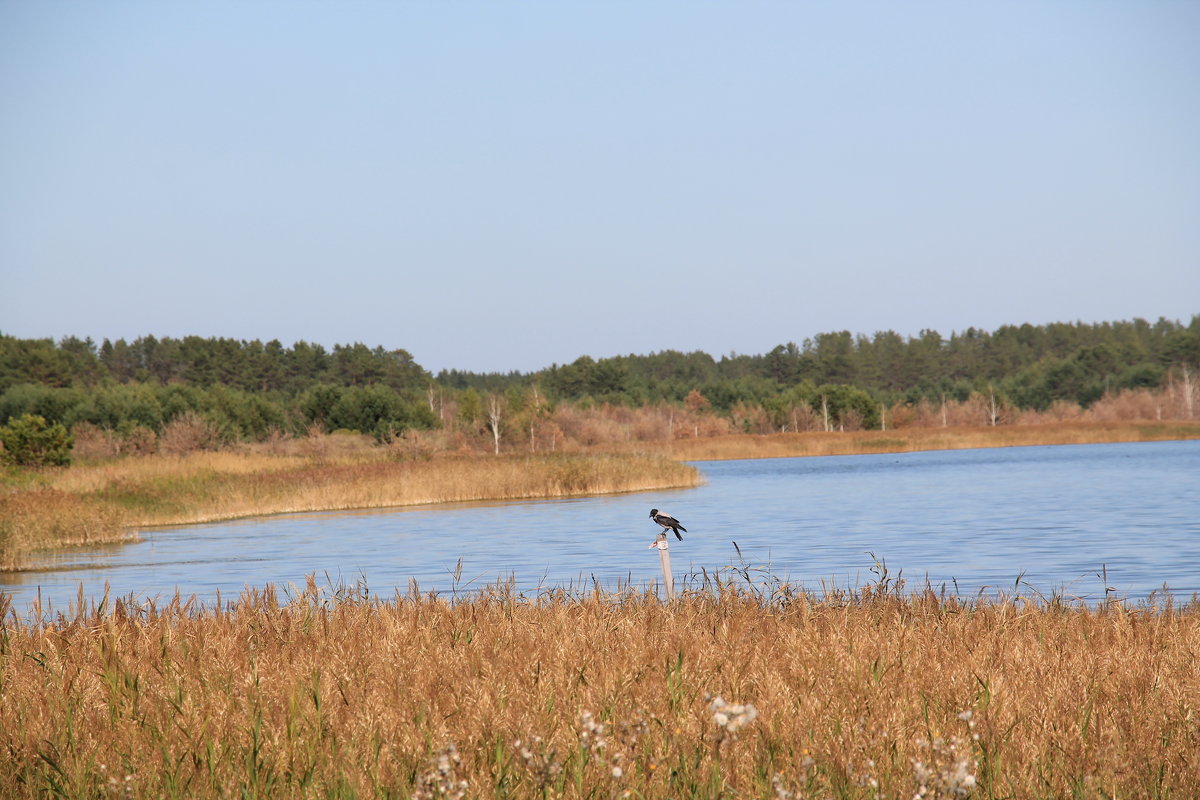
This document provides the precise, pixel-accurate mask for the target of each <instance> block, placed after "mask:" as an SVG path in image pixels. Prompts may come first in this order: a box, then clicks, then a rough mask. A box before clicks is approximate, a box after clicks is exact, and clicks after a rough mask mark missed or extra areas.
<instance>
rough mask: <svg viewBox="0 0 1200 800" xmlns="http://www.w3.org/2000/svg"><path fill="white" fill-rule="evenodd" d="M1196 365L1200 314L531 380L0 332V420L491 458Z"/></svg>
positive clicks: (1050, 400)
mask: <svg viewBox="0 0 1200 800" xmlns="http://www.w3.org/2000/svg"><path fill="white" fill-rule="evenodd" d="M1198 368H1200V315H1197V316H1193V317H1192V319H1191V320H1190V322H1189V323H1187V324H1183V323H1180V322H1177V321H1171V320H1166V319H1159V320H1158V321H1157V322H1153V323H1151V322H1147V321H1146V320H1142V319H1134V320H1132V321H1123V322H1105V323H1099V324H1083V323H1054V324H1049V325H1028V324H1026V325H1020V326H1011V325H1010V326H1004V327H1001V328H999V329H997V330H995V331H992V332H988V331H982V330H977V329H974V328H969V329H967V330H966V331H963V332H961V333H953V334H951V335H950V336H949V337H944V336H942V335H941V334H940V333H938V332H936V331H932V330H926V331H922V332H921V333H920V334H919V335H918V336H915V337H905V336H901V335H900V334H897V333H895V332H892V331H885V332H880V333H875V334H874V335H871V336H866V335H862V334H859V335H854V334H851V333H850V332H849V331H840V332H833V333H822V334H819V335H817V336H814V337H813V338H811V339H806V340H804V341H803V343H801V344H795V343H791V342H789V343H787V344H781V345H779V346H777V347H775V348H774V349H773V350H771V351H770V352H768V353H764V354H760V355H739V354H730V355H726V356H721V357H719V358H714V357H713V356H711V355H709V354H707V353H703V352H691V353H682V352H677V351H664V352H659V353H651V354H649V355H627V356H616V357H612V358H600V359H593V358H591V357H589V356H581V357H580V358H578V359H576V360H575V361H574V362H572V363H570V364H562V365H558V364H555V365H552V366H550V367H547V368H546V369H542V370H539V371H536V372H530V373H520V372H511V373H473V372H465V371H460V370H444V371H442V372H440V373H438V374H437V375H432V374H430V373H429V372H428V371H427V370H425V369H424V368H422V367H421V366H420V365H419V364H417V363H416V362H415V361H414V360H413V358H412V356H411V355H410V354H409V353H408V352H407V351H405V350H388V349H385V348H383V347H374V348H372V347H367V346H365V345H363V344H351V345H337V346H334V347H333V348H332V349H326V348H325V347H323V346H321V345H318V344H310V343H307V342H303V341H301V342H296V343H294V344H293V345H292V346H291V347H286V346H284V345H283V344H282V343H280V342H279V341H270V342H266V343H263V342H261V341H258V340H254V341H241V340H235V339H226V338H201V337H196V336H188V337H183V338H181V339H174V338H162V339H159V338H156V337H154V336H144V337H141V338H138V339H136V340H134V341H132V342H126V341H125V340H123V339H118V340H116V341H109V340H107V339H105V340H104V341H103V342H101V343H100V344H96V343H95V342H93V341H92V340H90V339H78V338H75V337H66V338H64V339H61V340H60V341H57V342H55V341H53V340H50V339H18V338H14V337H11V336H4V335H0V423H2V422H3V421H5V420H7V419H8V418H10V417H18V416H20V415H21V414H25V413H30V414H37V415H40V416H42V417H44V418H46V419H47V421H49V422H61V423H63V424H64V425H66V426H68V427H72V426H81V425H82V426H85V428H86V427H87V426H91V427H92V428H94V429H97V430H104V431H110V432H113V433H114V434H117V435H121V436H130V435H133V434H139V435H140V436H141V438H142V439H143V440H144V439H146V438H147V437H150V438H152V437H156V436H161V435H163V434H164V432H165V431H166V429H167V427H168V426H169V425H170V424H171V423H172V422H174V421H177V420H179V419H181V418H185V419H188V420H190V421H191V422H192V423H193V426H194V423H196V422H197V421H201V422H203V424H204V425H205V426H206V430H207V433H206V435H207V436H208V437H209V438H211V439H212V440H214V441H223V442H226V443H227V442H230V441H236V440H262V439H265V438H267V437H268V436H278V435H295V434H303V433H305V432H312V431H313V430H314V429H319V430H325V431H333V430H339V429H343V430H353V431H359V432H361V433H366V434H371V435H374V436H375V437H376V438H378V439H380V440H381V441H388V440H390V439H391V438H392V437H394V436H397V435H398V434H401V433H402V432H404V431H410V430H414V431H421V430H444V431H455V432H457V433H458V434H459V435H460V436H461V437H466V438H467V439H468V440H469V439H470V437H472V436H478V437H480V438H482V439H483V440H485V441H488V442H490V443H491V444H494V445H495V447H496V449H497V450H499V449H500V447H501V443H502V441H503V442H504V443H506V444H507V445H508V446H516V445H515V444H513V443H514V442H515V441H517V440H518V439H519V440H520V441H525V440H528V443H529V444H530V446H531V447H532V448H533V449H536V447H537V442H538V439H539V431H541V432H542V433H543V438H544V439H545V440H546V441H550V442H551V443H553V442H554V441H555V437H556V436H559V437H560V438H561V440H563V441H566V440H567V439H569V438H571V437H570V435H569V434H570V431H568V430H567V429H568V428H569V427H570V425H571V424H572V422H571V420H572V419H576V418H580V415H583V416H586V413H587V412H588V410H589V409H595V408H598V407H603V408H605V409H607V410H608V411H607V412H606V414H607V418H608V419H610V420H618V419H624V420H625V422H624V423H620V424H623V425H625V427H626V435H627V436H628V435H630V434H629V432H628V429H629V425H631V424H634V425H635V427H636V421H635V422H631V420H634V417H633V416H630V414H629V410H630V409H656V419H658V418H661V419H664V420H668V422H667V423H664V424H669V425H670V428H669V429H668V435H674V436H678V435H702V434H701V427H702V426H701V425H700V420H701V419H703V421H704V426H703V427H704V429H705V430H708V431H710V432H719V431H724V432H728V431H749V432H765V431H770V430H789V429H790V430H807V429H819V428H822V427H823V428H824V429H826V430H830V429H835V426H836V427H838V428H841V429H852V428H876V427H884V426H887V424H888V414H889V412H890V413H891V414H892V416H893V417H897V415H898V416H899V417H900V418H904V413H903V412H904V410H905V409H915V408H918V407H923V408H926V409H928V408H929V407H931V405H933V406H940V407H941V408H942V415H943V420H945V418H946V414H945V408H946V405H947V404H948V403H954V404H959V406H962V405H963V404H967V403H970V402H972V399H973V398H974V399H976V400H978V399H979V398H986V399H987V403H988V405H989V406H990V408H991V412H990V414H991V418H990V421H991V422H992V424H995V423H996V422H997V419H998V418H999V415H998V412H997V410H998V409H1007V410H1008V411H1009V412H1019V411H1030V412H1044V411H1046V410H1048V409H1051V408H1052V407H1055V406H1056V404H1058V405H1059V406H1061V405H1062V404H1069V405H1071V406H1073V407H1076V408H1078V409H1084V410H1085V409H1088V408H1089V407H1090V406H1092V405H1093V404H1095V403H1097V402H1098V401H1100V400H1101V399H1102V398H1106V397H1112V396H1114V395H1116V394H1118V393H1120V392H1121V391H1123V390H1126V391H1129V390H1159V389H1161V388H1162V387H1164V386H1165V385H1166V383H1167V382H1169V381H1170V380H1174V379H1176V378H1177V377H1178V375H1179V374H1180V371H1183V374H1185V375H1186V376H1187V380H1188V381H1189V383H1188V387H1189V388H1188V392H1189V395H1188V402H1189V403H1190V402H1191V399H1190V398H1191V394H1190V392H1191V381H1192V380H1193V378H1192V376H1193V375H1194V374H1195V372H1196V371H1197V369H1198ZM1189 408H1190V406H1189ZM558 409H564V413H563V414H557V416H556V413H557V410H558ZM619 409H625V410H626V411H625V412H621V411H619ZM567 411H569V412H570V413H566V412H567ZM572 415H574V417H572ZM664 415H665V416H664ZM910 416H911V415H910ZM1010 416H1012V414H1011V413H1010ZM642 423H645V420H642ZM580 424H581V425H582V424H583V423H580ZM642 427H643V428H644V427H645V424H642ZM555 428H557V429H558V431H557V432H556V431H555V430H554V429H555ZM689 428H690V431H691V433H690V434H688V433H687V431H688V430H689ZM518 431H520V432H522V433H521V434H520V436H518V435H517V432H518ZM597 435H598V434H597ZM637 435H638V436H642V437H649V436H650V434H648V433H644V432H643V433H639V434H637ZM585 438H586V437H585Z"/></svg>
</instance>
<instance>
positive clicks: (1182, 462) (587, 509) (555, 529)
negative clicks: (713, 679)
mask: <svg viewBox="0 0 1200 800" xmlns="http://www.w3.org/2000/svg"><path fill="white" fill-rule="evenodd" d="M698 466H699V467H700V469H701V471H702V472H703V473H704V475H705V478H706V480H707V483H706V484H705V485H704V486H701V487H699V488H696V489H686V490H676V491H669V492H646V493H635V494H625V495H619V496H609V497H594V498H578V499H570V500H555V501H538V502H514V503H486V504H485V503H477V504H454V505H439V506H424V507H418V508H408V509H394V510H386V511H369V512H355V513H344V512H337V513H322V514H296V515H286V516H275V517H265V518H259V519H251V520H240V521H236V522H225V523H219V524H211V525H198V526H189V527H186V528H183V527H181V528H160V529H152V530H147V531H144V532H143V533H142V540H141V541H140V542H137V543H134V544H127V545H117V546H107V547H102V548H94V549H86V550H84V549H80V550H72V551H70V552H69V553H61V554H54V555H51V556H47V557H45V558H44V559H43V560H42V562H41V563H42V565H43V568H42V569H38V570H34V571H29V572H22V573H8V574H5V573H0V591H3V592H8V593H11V594H12V595H14V597H13V607H14V609H15V610H17V611H18V612H20V611H22V610H23V609H28V608H29V606H30V604H31V602H32V601H33V599H34V598H35V597H37V596H38V594H39V592H40V596H41V598H42V602H43V604H49V605H50V606H51V607H52V608H54V609H57V610H63V611H66V610H67V609H68V607H69V605H70V604H71V603H72V602H73V601H74V600H75V598H76V597H77V594H78V591H79V589H80V586H81V585H82V588H83V593H84V596H85V597H87V598H90V599H96V598H98V597H100V596H101V595H102V593H103V591H104V586H105V584H106V583H107V584H109V585H110V586H111V593H112V595H113V596H128V595H131V594H132V595H136V596H138V597H158V598H160V599H165V598H169V597H171V596H173V595H174V593H175V592H176V591H179V592H180V593H181V594H182V595H184V596H185V597H187V596H189V595H193V594H194V595H196V596H197V598H198V599H200V600H201V601H204V602H205V603H206V604H211V603H212V602H213V601H214V600H215V599H216V596H217V592H218V591H219V592H220V593H221V596H222V598H223V599H224V598H228V599H233V598H234V597H236V596H237V595H238V594H239V593H240V592H241V591H242V590H243V589H244V588H246V587H255V588H262V587H263V586H265V585H266V584H268V583H272V584H275V585H276V586H278V587H286V586H288V585H289V584H295V585H298V586H302V585H303V584H304V581H305V577H306V576H307V575H308V574H311V573H316V575H317V578H318V582H319V583H320V584H323V585H324V584H327V583H328V582H329V581H332V582H334V583H337V582H339V581H341V582H346V583H354V582H355V581H357V580H360V579H361V580H365V581H366V583H367V585H368V586H369V587H370V589H371V591H372V593H374V594H376V595H383V596H390V595H392V594H393V593H394V592H395V591H397V590H399V591H401V592H405V591H407V589H408V587H409V584H410V581H412V580H416V581H417V583H418V585H419V586H420V587H421V588H422V589H423V590H424V589H437V590H439V591H451V590H454V589H456V588H457V589H459V590H462V589H466V590H468V591H469V590H471V589H472V588H478V587H480V586H483V585H486V584H489V583H493V582H495V581H497V580H498V579H500V580H505V579H509V578H511V579H513V580H515V582H516V584H517V586H518V588H520V589H522V590H524V591H530V592H532V591H535V590H537V589H538V588H539V587H553V586H566V585H574V586H576V587H579V586H583V585H591V584H592V582H593V581H597V582H599V583H601V584H602V585H604V586H605V587H608V588H614V587H616V586H617V585H618V584H619V583H622V582H627V583H632V584H633V585H635V586H644V585H648V584H650V583H651V582H652V581H655V580H658V579H660V578H661V574H660V571H659V560H658V556H657V553H655V552H654V551H652V550H650V549H648V545H649V544H650V543H651V542H652V541H653V540H654V537H655V535H656V534H657V531H658V526H657V525H655V524H654V523H653V522H652V521H651V520H650V519H649V518H648V514H649V511H650V508H651V507H656V508H660V509H664V510H666V511H668V512H670V513H672V514H674V515H675V516H677V517H678V518H679V519H680V520H681V521H682V522H683V524H684V525H685V526H686V527H687V528H688V533H687V534H685V537H684V541H682V542H676V541H675V540H674V539H672V540H671V545H672V546H671V551H670V552H671V557H672V561H673V566H674V572H675V574H676V576H678V577H677V580H679V579H680V578H682V577H684V576H686V575H687V574H689V573H694V572H698V571H699V570H701V568H703V569H706V570H708V571H710V572H711V571H713V570H714V569H720V568H723V567H726V566H727V565H730V564H735V563H740V562H739V559H738V556H737V553H736V552H735V550H734V547H733V542H735V541H736V542H737V545H738V547H740V549H741V553H742V557H744V559H745V562H746V563H747V564H748V565H749V566H751V567H754V568H766V567H769V569H770V572H771V574H773V575H775V576H777V577H779V578H781V579H785V580H789V581H792V582H794V583H797V584H799V585H802V586H804V587H807V588H810V589H814V590H818V591H819V590H820V589H821V588H822V587H823V586H836V587H842V588H845V587H858V586H861V585H863V584H864V583H869V582H871V581H872V580H873V579H874V578H875V575H873V574H872V573H871V572H870V568H871V566H872V563H873V562H872V558H871V556H869V555H868V553H869V552H870V553H874V554H875V555H876V556H878V557H880V558H883V559H886V562H887V565H888V567H889V569H891V570H892V572H893V574H894V573H896V572H899V571H901V570H903V576H904V577H905V578H906V579H907V580H908V585H909V587H910V588H913V587H919V586H921V585H924V582H925V580H926V578H928V580H929V581H930V582H931V583H932V584H933V585H934V586H935V587H938V586H939V585H940V584H942V583H946V584H948V586H949V589H950V590H952V591H954V590H957V591H958V592H959V593H960V594H963V595H971V594H974V593H975V592H977V591H979V590H981V589H985V588H986V589H988V590H991V591H1008V592H1012V591H1014V588H1015V584H1016V581H1017V579H1018V577H1020V578H1021V580H1022V581H1023V583H1022V587H1026V586H1028V587H1033V588H1035V589H1037V590H1039V591H1041V592H1043V593H1045V594H1049V593H1050V592H1052V591H1061V592H1064V593H1065V594H1066V595H1067V596H1069V597H1082V598H1085V599H1088V600H1096V599H1098V598H1103V597H1104V587H1105V584H1104V582H1103V581H1102V580H1101V578H1100V577H1099V575H1098V573H1100V572H1101V570H1102V568H1105V567H1106V568H1107V577H1108V581H1107V585H1108V586H1109V587H1112V588H1113V589H1115V590H1116V594H1117V595H1118V596H1122V597H1128V598H1131V599H1140V598H1144V597H1146V596H1147V595H1149V594H1150V593H1151V592H1154V591H1155V590H1159V589H1162V588H1164V586H1165V587H1167V588H1168V589H1169V590H1170V591H1171V592H1173V593H1174V595H1175V596H1176V597H1177V598H1178V599H1188V598H1190V597H1191V595H1192V594H1193V593H1194V592H1200V441H1188V442H1154V443H1138V444H1100V445H1072V446H1057V447H1015V448H1004V449H987V450H956V451H939V452H925V453H900V454H883V455H867V456H830V457H822V458H787V459H762V460H743V461H713V462H700V463H699V464H698ZM460 558H461V559H462V570H461V574H460V575H459V577H458V578H457V579H456V578H455V577H454V571H455V568H456V565H457V563H458V561H459V559H460ZM326 576H328V578H327V577H326ZM1023 590H1024V588H1023Z"/></svg>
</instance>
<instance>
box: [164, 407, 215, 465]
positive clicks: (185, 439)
mask: <svg viewBox="0 0 1200 800" xmlns="http://www.w3.org/2000/svg"><path fill="white" fill-rule="evenodd" d="M158 444H159V448H160V449H161V450H162V452H164V453H166V454H168V455H175V456H178V455H183V454H185V453H195V452H198V451H201V450H216V449H218V448H219V447H220V445H221V432H220V431H219V430H218V429H217V426H216V425H214V424H213V423H212V422H211V421H209V420H208V419H206V418H205V417H202V416H201V415H199V414H197V413H196V412H194V411H185V412H184V413H182V414H180V415H179V416H177V417H175V419H173V420H171V421H170V422H168V423H167V424H166V425H164V426H163V432H162V436H161V437H159V443H158Z"/></svg>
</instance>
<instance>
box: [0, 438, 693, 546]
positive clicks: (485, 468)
mask: <svg viewBox="0 0 1200 800" xmlns="http://www.w3.org/2000/svg"><path fill="white" fill-rule="evenodd" d="M700 481H701V477H700V473H699V471H698V470H696V469H695V468H694V467H691V466H688V465H686V464H683V463H681V462H679V461H674V460H671V459H669V458H666V457H664V456H658V455H639V454H593V455H585V454H580V453H557V454H555V453H549V454H547V453H543V454H536V455H534V454H525V455H517V454H507V455H501V456H454V455H449V454H443V455H430V456H429V457H427V458H411V457H407V456H404V455H403V454H400V455H398V454H397V451H396V450H394V449H388V448H378V447H370V446H366V445H364V444H363V443H362V442H361V441H360V440H359V438H358V437H337V436H334V437H324V438H323V439H320V440H316V439H313V440H305V441H301V442H296V443H292V446H291V447H289V448H287V450H286V451H283V452H273V453H271V452H265V451H258V452H255V451H252V450H243V451H226V452H193V453H188V454H186V455H181V456H166V455H153V456H140V457H127V458H120V459H116V460H107V461H103V462H98V463H92V464H77V465H75V466H72V467H70V468H67V469H62V468H47V469H42V470H37V471H21V472H11V473H9V474H8V475H7V476H6V484H7V485H6V486H5V491H4V492H3V494H0V569H14V568H19V567H20V566H21V564H22V563H23V559H24V556H25V555H27V554H28V553H30V552H33V551H36V550H45V549H49V548H56V547H66V546H72V545H87V544H99V543H104V542H114V541H121V540H124V539H130V538H132V537H134V536H136V533H135V531H136V529H137V528H142V527H147V526H153V525H178V524H189V523H199V522H211V521H215V520H222V519H235V518H239V517H248V516H259V515H266V514H280V513H289V512H297V511H331V510H341V509H353V508H386V507H389V506H406V505H419V504H424V503H444V502H457V501H468V500H520V499H531V498H553V497H570V496H578V495H593V494H612V493H617V492H631V491H644V490H650V489H667V488H679V487H687V486H695V485H697V484H698V483H699V482H700Z"/></svg>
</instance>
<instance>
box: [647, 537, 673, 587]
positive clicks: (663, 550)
mask: <svg viewBox="0 0 1200 800" xmlns="http://www.w3.org/2000/svg"><path fill="white" fill-rule="evenodd" d="M670 547H671V546H670V545H669V544H668V543H667V532H666V531H663V532H662V533H660V534H659V535H658V538H657V539H655V540H654V544H652V545H650V549H652V550H653V549H657V550H658V561H659V563H660V564H661V565H662V572H663V586H664V587H666V590H667V600H674V599H675V579H674V578H673V577H672V576H671V550H670Z"/></svg>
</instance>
